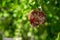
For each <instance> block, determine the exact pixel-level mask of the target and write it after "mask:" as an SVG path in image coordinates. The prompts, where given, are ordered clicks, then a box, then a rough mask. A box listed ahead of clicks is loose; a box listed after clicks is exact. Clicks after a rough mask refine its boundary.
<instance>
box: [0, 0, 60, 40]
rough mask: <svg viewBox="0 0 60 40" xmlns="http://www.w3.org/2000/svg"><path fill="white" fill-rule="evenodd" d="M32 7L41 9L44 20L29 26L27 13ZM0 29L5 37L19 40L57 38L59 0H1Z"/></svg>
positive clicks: (59, 12)
mask: <svg viewBox="0 0 60 40" xmlns="http://www.w3.org/2000/svg"><path fill="white" fill-rule="evenodd" d="M32 9H41V10H42V11H43V12H44V13H45V14H46V22H45V24H43V25H39V26H38V28H31V27H30V22H29V21H28V18H27V15H28V14H29V12H30V11H31V10H32ZM0 30H1V31H2V32H3V33H4V34H3V35H4V36H6V37H20V38H21V40H59V35H60V0H1V1H0Z"/></svg>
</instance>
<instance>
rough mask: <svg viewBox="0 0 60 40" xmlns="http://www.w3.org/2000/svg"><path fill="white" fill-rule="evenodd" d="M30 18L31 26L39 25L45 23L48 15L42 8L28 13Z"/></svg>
mask: <svg viewBox="0 0 60 40" xmlns="http://www.w3.org/2000/svg"><path fill="white" fill-rule="evenodd" d="M28 20H29V22H30V24H31V26H38V25H41V24H44V23H45V21H46V15H45V14H44V13H43V12H42V11H40V10H32V11H30V13H29V14H28Z"/></svg>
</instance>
